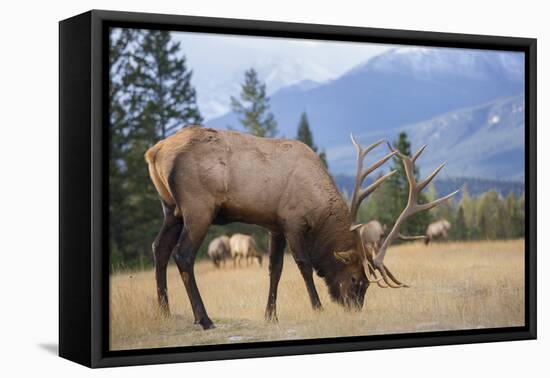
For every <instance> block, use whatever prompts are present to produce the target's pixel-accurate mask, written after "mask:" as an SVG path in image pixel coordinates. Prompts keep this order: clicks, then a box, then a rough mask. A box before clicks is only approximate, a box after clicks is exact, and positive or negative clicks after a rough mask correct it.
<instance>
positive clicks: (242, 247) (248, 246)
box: [229, 234, 262, 266]
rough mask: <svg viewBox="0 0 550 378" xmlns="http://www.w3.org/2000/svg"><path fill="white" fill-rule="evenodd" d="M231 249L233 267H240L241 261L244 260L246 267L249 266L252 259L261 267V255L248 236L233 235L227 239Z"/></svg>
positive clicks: (254, 242)
mask: <svg viewBox="0 0 550 378" xmlns="http://www.w3.org/2000/svg"><path fill="white" fill-rule="evenodd" d="M229 245H230V247H231V257H232V258H233V266H237V265H238V266H241V261H242V259H245V260H246V266H249V265H250V264H251V263H252V262H253V261H254V259H256V260H257V261H258V264H259V265H260V266H262V253H261V252H260V250H259V249H258V246H257V245H256V241H255V240H254V238H253V237H252V236H250V235H244V234H234V235H233V236H231V239H229Z"/></svg>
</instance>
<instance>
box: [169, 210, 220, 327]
mask: <svg viewBox="0 0 550 378" xmlns="http://www.w3.org/2000/svg"><path fill="white" fill-rule="evenodd" d="M205 219H209V218H205ZM199 222H200V221H199ZM199 222H194V223H191V224H187V223H186V222H185V221H184V225H183V229H182V232H181V234H180V237H179V240H178V243H177V245H176V248H175V250H174V260H175V261H176V264H177V266H178V269H179V271H180V275H181V278H182V280H183V283H184V285H185V290H186V291H187V296H188V297H189V301H190V302H191V308H192V310H193V315H194V317H195V324H197V323H198V324H200V325H201V326H202V328H203V329H210V328H214V323H212V321H211V320H210V318H209V317H208V314H207V313H206V309H205V307H204V304H203V302H202V298H201V295H200V293H199V288H198V287H197V282H196V281H195V272H194V265H195V256H196V252H197V250H198V249H199V247H200V245H201V243H202V241H203V239H204V236H205V234H206V231H207V230H208V226H209V224H210V223H209V222H206V221H203V222H200V223H199ZM192 241H193V242H192Z"/></svg>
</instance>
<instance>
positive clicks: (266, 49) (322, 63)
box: [172, 32, 395, 119]
mask: <svg viewBox="0 0 550 378" xmlns="http://www.w3.org/2000/svg"><path fill="white" fill-rule="evenodd" d="M172 36H173V38H174V39H175V40H177V41H180V42H181V47H182V50H183V52H184V54H185V56H186V57H187V60H188V66H189V67H190V68H192V69H193V85H195V87H196V89H197V93H198V94H199V96H198V102H199V106H200V108H201V111H202V112H203V113H204V116H205V117H206V118H207V119H208V118H211V117H213V116H218V115H220V114H223V113H224V112H225V111H227V109H228V105H229V96H230V95H236V94H237V93H238V89H239V84H240V83H241V82H242V80H243V76H244V71H245V70H246V69H248V68H250V67H254V68H255V69H256V70H257V71H258V72H259V73H260V78H261V79H262V80H264V81H266V82H267V89H268V92H269V93H273V92H274V91H276V90H277V89H279V88H281V87H283V86H286V85H290V84H294V83H297V82H299V81H303V80H313V81H326V80H330V79H335V78H337V77H339V76H340V75H342V74H343V73H344V72H346V71H348V70H349V69H351V68H352V67H354V66H356V65H358V64H360V63H363V62H365V61H367V60H368V59H369V58H371V57H372V56H374V55H377V54H380V53H381V52H383V51H386V50H388V49H390V48H392V47H395V45H393V46H390V45H381V44H367V43H356V42H334V41H312V40H304V39H288V38H267V37H248V36H231V35H219V34H204V33H188V32H173V33H172Z"/></svg>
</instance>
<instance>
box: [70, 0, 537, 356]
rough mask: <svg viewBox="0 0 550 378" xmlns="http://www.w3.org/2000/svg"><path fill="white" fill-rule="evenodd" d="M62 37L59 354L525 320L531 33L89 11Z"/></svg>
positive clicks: (444, 334)
mask: <svg viewBox="0 0 550 378" xmlns="http://www.w3.org/2000/svg"><path fill="white" fill-rule="evenodd" d="M59 58H60V65H59V73H60V76H59V77H60V83H59V85H60V102H59V103H60V105H59V106H60V108H59V114H60V269H59V275H60V276H59V289H60V293H59V294H60V296H59V299H60V308H59V321H60V325H59V330H60V332H59V348H60V349H59V351H60V355H61V356H62V357H65V358H68V359H70V360H73V361H76V362H78V363H81V364H84V365H87V366H90V367H106V366H116V365H135V364H153V363H166V362H181V361H198V360H213V359H229V358H242V357H260V356H275V355H287V354H304V353H324V352H338V351H352V350H368V349H379V348H398V347H412V346H427V345H444V344H455V343H474V342H489V341H504V340H521V339H532V338H535V337H536V285H535V284H536V244H535V242H536V238H535V236H536V224H535V219H536V177H535V172H536V162H535V156H536V153H535V152H536V151H535V147H536V143H535V138H536V40H534V39H527V38H514V37H497V36H481V35H465V34H444V33H434V32H414V31H402V30H383V29H371V28H355V27H343V26H328V25H309V24H293V23H279V22H264V21H248V20H235V19H216V18H202V17H187V16H173V15H158V14H142V13H124V12H110V11H90V12H87V13H85V14H82V15H79V16H75V17H73V18H70V19H67V20H64V21H61V22H60V56H59Z"/></svg>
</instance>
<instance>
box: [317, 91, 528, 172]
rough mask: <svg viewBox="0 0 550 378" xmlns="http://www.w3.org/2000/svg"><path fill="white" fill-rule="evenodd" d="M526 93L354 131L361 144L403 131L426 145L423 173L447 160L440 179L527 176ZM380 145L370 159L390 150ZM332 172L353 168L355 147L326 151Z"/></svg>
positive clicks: (346, 145)
mask: <svg viewBox="0 0 550 378" xmlns="http://www.w3.org/2000/svg"><path fill="white" fill-rule="evenodd" d="M524 126H525V109H524V96H523V95H519V96H514V97H508V98H503V99H496V100H493V101H490V102H489V103H486V104H483V105H479V106H475V107H471V108H466V109H459V110H456V111H452V112H449V113H445V114H443V115H440V116H437V117H434V118H432V119H429V120H427V121H423V122H420V123H416V124H411V125H405V126H401V127H398V128H395V129H393V130H388V131H375V132H369V133H363V134H358V135H356V137H357V139H358V140H359V142H360V143H362V144H364V145H365V144H367V143H371V142H373V141H376V140H378V139H384V138H385V139H388V140H389V141H394V140H395V139H396V138H397V135H398V133H399V132H400V131H405V132H406V133H407V135H408V136H409V140H410V141H411V145H412V149H413V150H415V149H417V148H419V147H420V146H421V145H423V144H427V145H428V148H427V149H426V150H425V152H424V153H423V155H422V157H421V158H420V159H419V160H418V165H419V167H420V168H421V173H422V174H423V175H426V174H429V173H430V171H431V170H433V169H435V168H436V167H437V166H438V165H439V164H441V163H443V162H447V164H446V166H445V168H444V169H443V171H441V173H440V174H439V175H440V176H441V177H481V178H490V179H507V180H517V181H523V180H524V165H525V157H524V155H525V135H524ZM387 151H388V149H387V148H381V147H379V148H378V149H377V150H374V151H373V152H372V153H371V155H370V156H369V157H368V159H370V160H374V159H376V158H379V157H381V156H382V154H384V153H387ZM327 155H328V156H329V158H330V159H331V160H329V163H330V164H331V165H330V167H331V169H332V170H333V171H334V172H347V173H351V172H354V170H355V151H354V150H353V149H352V148H351V147H350V143H349V142H346V143H343V144H342V145H338V146H333V147H331V148H329V149H328V150H327Z"/></svg>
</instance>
